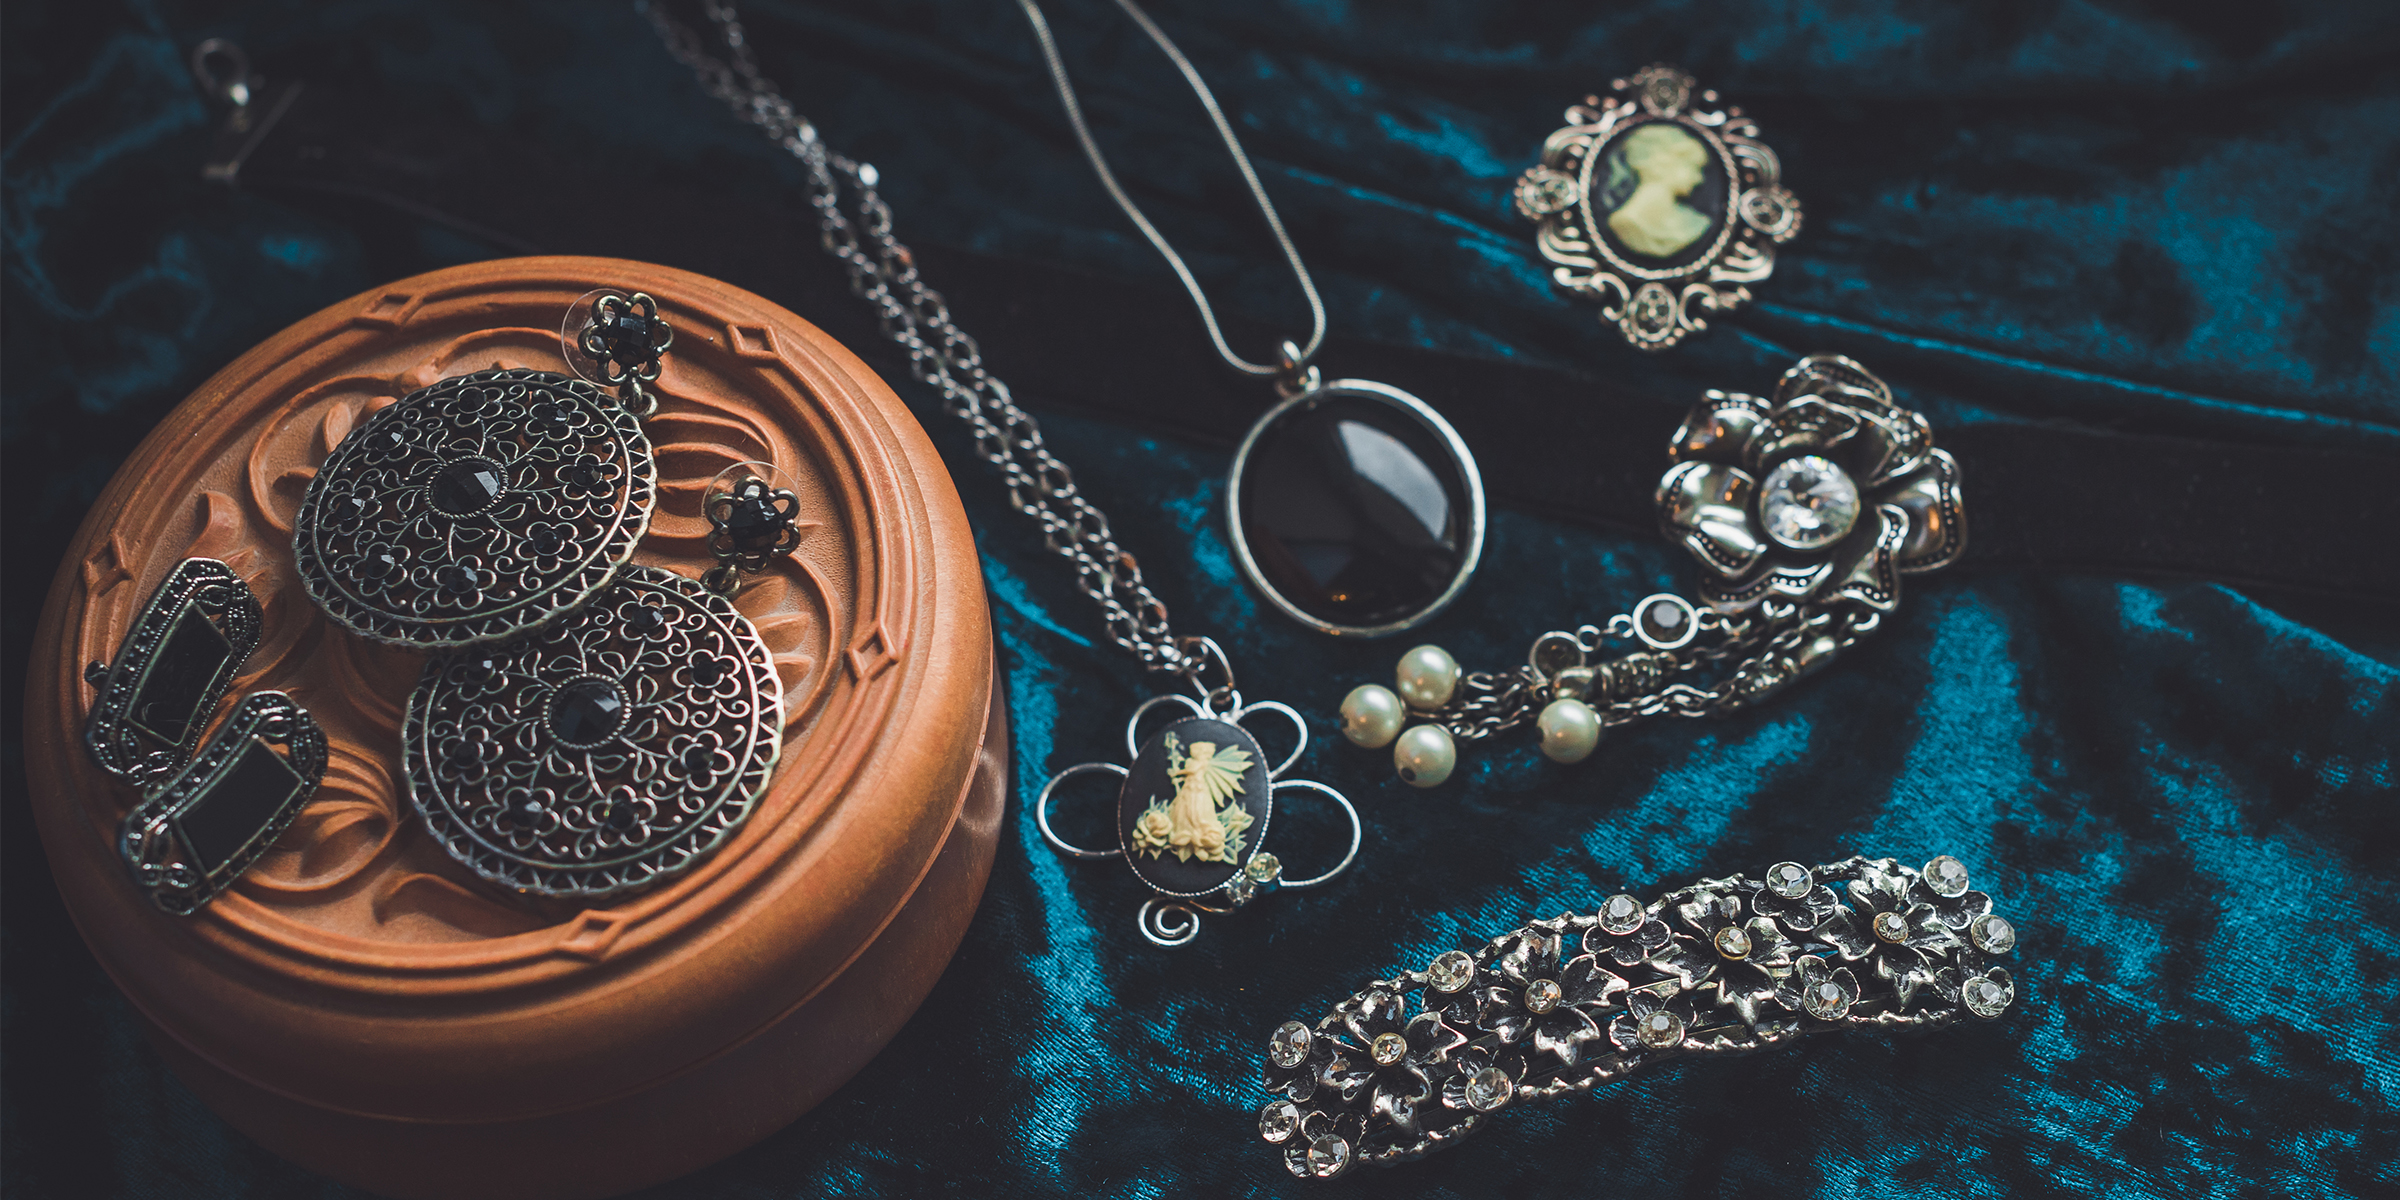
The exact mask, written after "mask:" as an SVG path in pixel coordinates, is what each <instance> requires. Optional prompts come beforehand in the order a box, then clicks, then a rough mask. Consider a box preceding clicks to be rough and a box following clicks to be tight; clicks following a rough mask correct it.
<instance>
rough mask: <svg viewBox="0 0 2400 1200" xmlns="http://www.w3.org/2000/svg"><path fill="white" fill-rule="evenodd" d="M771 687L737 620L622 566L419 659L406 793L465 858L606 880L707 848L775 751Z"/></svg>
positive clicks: (759, 789) (671, 870)
mask: <svg viewBox="0 0 2400 1200" xmlns="http://www.w3.org/2000/svg"><path fill="white" fill-rule="evenodd" d="M782 728H783V691H782V685H781V684H780V683H779V682H778V681H777V678H776V675H775V669H774V664H773V660H772V658H771V656H770V654H769V651H768V648H767V645H766V643H765V642H764V641H763V640H761V639H760V637H759V634H758V631H757V630H756V629H755V628H753V627H752V625H751V623H750V621H749V619H748V618H746V617H744V616H743V615H742V614H741V613H740V612H738V611H736V610H735V609H734V607H733V605H732V604H731V603H730V602H729V601H727V600H726V599H725V598H724V597H721V596H718V595H716V594H714V593H712V592H710V591H709V590H708V589H707V588H705V587H703V586H702V585H701V584H699V583H698V582H696V581H693V580H690V579H686V578H684V577H682V576H680V575H676V574H674V573H673V572H670V571H663V570H658V569H656V568H651V567H631V568H628V569H627V570H626V571H625V573H624V574H623V576H622V577H621V578H620V579H619V581H618V582H617V584H616V585H615V586H613V587H611V588H609V589H608V590H607V591H605V592H603V593H602V594H601V595H600V596H598V597H596V598H595V599H594V600H593V601H592V603H591V604H589V605H588V606H586V607H585V608H583V609H582V610H581V611H579V612H577V613H576V614H575V615H573V616H571V617H569V618H567V619H565V620H562V621H560V622H558V623H556V624H554V625H552V626H550V627H549V628H546V629H544V630H542V631H540V632H538V633H536V634H533V635H531V636H528V637H525V638H522V639H520V640H518V641H515V642H511V643H508V644H506V645H503V646H498V647H490V648H474V649H468V650H463V651H459V652H455V653H451V654H447V655H442V656H439V657H436V658H434V659H433V660H431V661H429V662H428V663H427V664H426V666H425V673H424V676H423V678H422V679H421V680H420V682H419V683H418V685H417V688H416V690H415V692H414V693H412V694H411V695H410V697H409V704H408V715H407V719H406V722H405V724H404V725H403V727H402V734H401V736H402V743H403V749H402V756H403V758H404V760H405V764H406V769H407V773H408V781H409V798H410V800H411V802H412V803H414V804H415V806H416V809H417V811H418V813H419V814H421V815H422V816H423V817H424V818H425V823H426V827H427V828H428V829H429V830H431V831H432V833H433V835H434V837H435V838H436V839H437V840H438V841H440V843H441V844H442V846H443V847H444V848H445V849H447V850H448V851H449V852H450V853H451V855H452V856H453V857H455V858H457V859H458V860H459V861H460V862H462V863H465V864H466V865H467V867H468V868H469V869H471V870H473V871H474V872H475V873H476V874H478V875H480V876H482V877H483V878H485V879H488V880H490V881H492V882H494V883H497V884H500V885H502V886H504V887H508V888H512V889H515V890H518V891H523V892H531V893H536V894H540V895H546V896H576V897H591V896H603V895H608V894H610V893H615V892H621V891H624V890H627V889H630V888H638V887H642V886H645V885H648V884H651V883H654V882H656V881H658V880H660V879H662V878H665V877H667V876H670V875H673V874H675V873H676V872H678V871H681V870H683V869H685V868H687V867H689V866H691V865H693V864H694V863H695V862H697V861H698V860H699V859H700V858H702V857H703V856H705V855H707V854H708V853H710V852H711V851H713V850H714V849H716V848H717V847H718V846H719V845H721V844H722V843H723V842H724V841H725V840H726V839H727V838H729V837H731V836H732V835H733V832H734V830H735V829H736V828H738V827H739V826H740V824H741V823H742V821H743V820H744V819H745V818H746V817H748V816H749V814H750V810H751V808H752V806H753V805H754V804H755V802H756V801H757V799H758V797H759V795H760V794H761V793H763V792H764V791H765V790H766V787H767V783H768V781H769V779H770V778H771V776H772V774H773V771H774V767H775V761H776V758H777V756H778V754H779V753H780V752H781V734H782Z"/></svg>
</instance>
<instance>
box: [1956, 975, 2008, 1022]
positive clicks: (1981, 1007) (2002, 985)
mask: <svg viewBox="0 0 2400 1200" xmlns="http://www.w3.org/2000/svg"><path fill="white" fill-rule="evenodd" d="M2007 978H2008V977H2007V976H2005V975H2002V974H2001V973H2000V972H1998V971H1994V972H1993V973H1992V974H1990V975H1978V976H1976V977H1975V978H1973V979H1970V980H1968V981H1967V986H1966V987H1965V988H1964V989H1962V990H1963V992H1964V998H1965V1000H1966V1002H1967V1011H1968V1012H1971V1013H1974V1014H1975V1015H1976V1016H1979V1017H1996V1016H1999V1015H2000V1013H2001V1011H2002V1010H2004V1009H2006V1008H2007V1007H2008V1006H2009V1004H2010V1003H2011V1002H2012V1001H2014V1000H2015V999H2016V998H2017V989H2016V988H2015V987H2013V986H2011V985H2010V984H2009V983H2008V982H2007Z"/></svg>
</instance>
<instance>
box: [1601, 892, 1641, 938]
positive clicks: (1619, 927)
mask: <svg viewBox="0 0 2400 1200" xmlns="http://www.w3.org/2000/svg"><path fill="white" fill-rule="evenodd" d="M1641 927H1642V902H1641V901H1639V900H1636V899H1634V898H1633V897H1631V896H1622V895H1619V896H1610V897H1609V898H1608V901H1607V903H1604V904H1602V905H1601V906H1600V928H1602V929H1605V930H1607V931H1609V932H1610V933H1613V934H1615V935H1617V936H1618V937H1623V936H1625V935H1626V934H1629V933H1632V932H1633V931H1634V930H1636V929H1639V928H1641Z"/></svg>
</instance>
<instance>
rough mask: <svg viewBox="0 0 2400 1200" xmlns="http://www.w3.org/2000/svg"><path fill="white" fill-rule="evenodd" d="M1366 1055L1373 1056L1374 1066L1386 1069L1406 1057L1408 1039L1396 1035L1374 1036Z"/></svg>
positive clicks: (1383, 1034)
mask: <svg viewBox="0 0 2400 1200" xmlns="http://www.w3.org/2000/svg"><path fill="white" fill-rule="evenodd" d="M1367 1053H1368V1054H1370V1055H1372V1056H1374V1059H1375V1065H1376V1066H1379V1067H1388V1066H1390V1065H1392V1064H1393V1063H1396V1062H1399V1061H1400V1060H1401V1059H1403V1058H1406V1057H1408V1039H1407V1038H1404V1037H1401V1036H1400V1035H1399V1034H1396V1033H1379V1034H1376V1035H1375V1040H1374V1042H1372V1043H1371V1044H1369V1045H1368V1047H1367Z"/></svg>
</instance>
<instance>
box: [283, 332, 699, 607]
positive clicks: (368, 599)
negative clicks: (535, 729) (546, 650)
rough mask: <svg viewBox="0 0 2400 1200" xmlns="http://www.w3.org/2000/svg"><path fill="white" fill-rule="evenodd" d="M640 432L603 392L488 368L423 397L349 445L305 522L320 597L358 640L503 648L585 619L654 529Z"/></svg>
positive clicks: (324, 471)
mask: <svg viewBox="0 0 2400 1200" xmlns="http://www.w3.org/2000/svg"><path fill="white" fill-rule="evenodd" d="M656 495H657V467H656V463H655V461H654V458H653V455H652V452H651V447H650V441H649V438H648V437H647V436H645V435H644V434H643V432H642V427H641V422H640V420H639V419H637V417H636V416H635V415H634V414H633V413H632V412H630V411H628V410H627V409H626V407H625V406H624V405H623V404H621V403H619V402H618V401H617V400H616V399H614V398H612V397H610V396H608V395H607V394H606V393H603V392H601V391H600V390H599V389H597V388H595V387H593V386H592V385H591V384H588V383H584V382H582V381H579V380H575V379H570V378H568V377H566V376H563V375H557V374H552V373H549V372H545V371H534V370H526V369H510V370H496V371H479V372H476V373H474V374H471V375H461V376H458V377H456V378H453V379H445V380H443V381H441V382H440V383H436V384H434V385H433V386H431V387H428V388H424V389H422V390H420V391H417V392H414V393H411V394H410V395H408V396H407V397H405V398H403V399H402V400H400V402H399V403H397V404H393V405H391V406H389V407H387V408H385V409H383V410H382V411H380V412H378V413H376V414H375V415H374V416H372V417H370V418H368V420H367V421H366V422H365V423H364V424H362V425H360V426H359V427H358V428H357V429H356V430H354V431H352V432H351V434H350V435H349V436H348V437H346V438H344V439H342V443H341V445H339V446H337V447H335V449H334V451H333V453H332V455H331V456H330V457H328V458H327V459H326V461H325V465H324V466H323V468H321V469H320V470H319V471H318V472H317V474H316V477H315V478H314V479H312V480H311V481H310V482H309V486H308V493H307V495H306V496H305V497H304V498H303V500H302V501H301V505H300V510H299V513H298V515H297V517H296V518H295V519H294V522H293V529H292V548H293V552H294V554H295V556H296V559H297V566H298V568H299V572H300V580H301V583H302V585H303V586H304V587H305V588H306V590H307V592H308V596H309V598H310V599H312V600H314V601H316V602H317V604H318V605H319V606H320V607H322V608H323V609H324V610H325V612H326V614H327V615H328V616H331V617H332V618H333V619H334V620H335V621H337V622H339V623H340V624H342V625H343V626H345V627H347V628H349V629H350V630H352V631H354V632H356V633H358V634H360V635H361V636H364V637H368V638H372V639H374V640H376V641H379V642H389V643H394V644H398V645H406V646H416V647H422V648H439V647H449V646H464V645H471V644H475V643H480V642H493V641H500V640H504V639H507V638H511V637H515V636H518V635H521V634H524V633H526V632H528V631H531V630H534V629H539V628H541V627H542V626H544V625H546V624H548V623H550V622H552V621H555V620H557V619H559V618H560V617H563V616H565V615H567V614H568V613H571V612H574V611H575V610H576V609H578V608H580V607H582V605H583V604H584V603H585V602H586V601H588V600H590V599H591V598H592V597H593V595H594V594H595V593H597V592H599V591H600V589H602V588H603V587H606V586H607V585H608V582H609V580H610V579H612V578H613V577H614V576H615V575H616V574H617V572H618V571H619V570H620V569H622V568H623V567H624V566H625V564H626V563H627V562H628V561H629V560H630V559H631V558H632V556H633V549H634V546H635V544H636V543H638V542H639V541H640V540H641V538H642V534H643V533H644V532H645V531H646V530H647V529H648V528H649V524H650V514H651V509H652V507H653V503H654V501H655V498H656Z"/></svg>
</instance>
